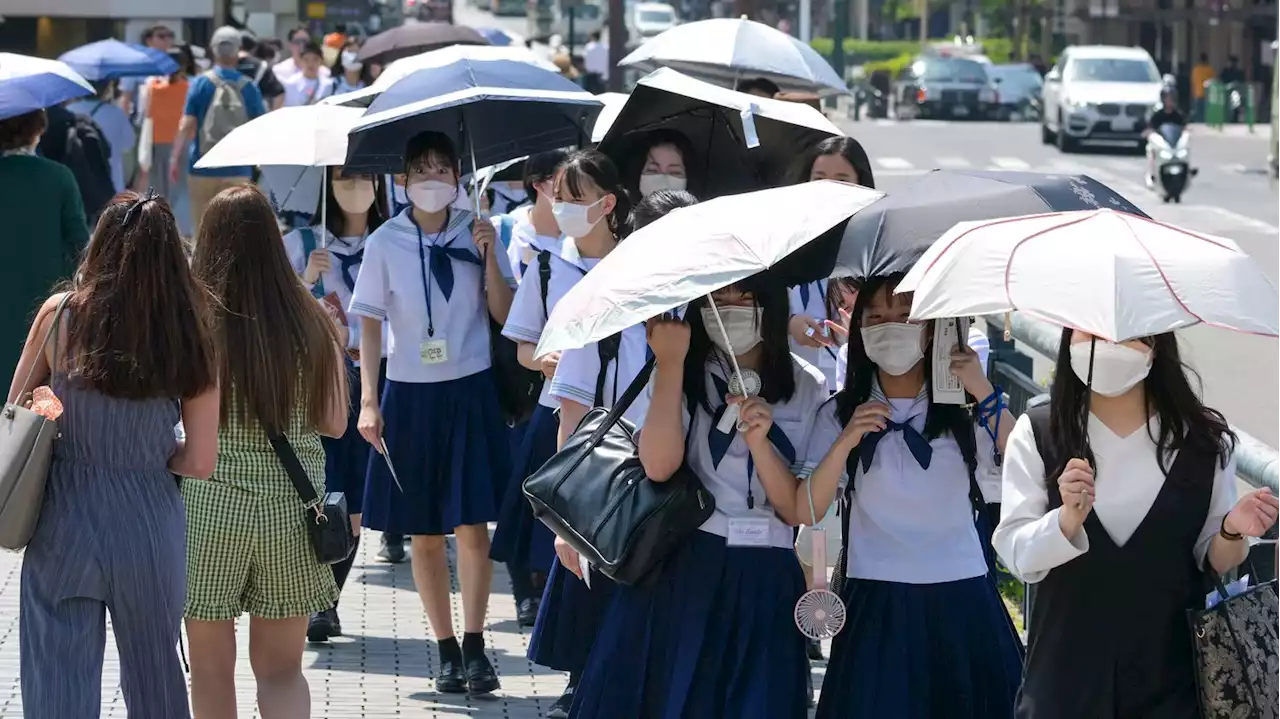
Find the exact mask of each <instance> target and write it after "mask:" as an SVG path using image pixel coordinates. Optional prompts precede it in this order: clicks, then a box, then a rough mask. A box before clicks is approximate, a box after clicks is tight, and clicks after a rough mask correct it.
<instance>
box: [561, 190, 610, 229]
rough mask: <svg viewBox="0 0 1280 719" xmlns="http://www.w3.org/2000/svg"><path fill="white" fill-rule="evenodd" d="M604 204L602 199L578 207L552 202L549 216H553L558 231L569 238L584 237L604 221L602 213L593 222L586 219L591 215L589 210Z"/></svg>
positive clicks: (570, 203)
mask: <svg viewBox="0 0 1280 719" xmlns="http://www.w3.org/2000/svg"><path fill="white" fill-rule="evenodd" d="M601 202H604V198H603V197H601V198H600V199H598V200H596V201H595V202H593V203H591V204H590V205H578V204H575V203H572V202H554V203H552V204H551V214H553V215H555V218H556V225H557V226H559V228H560V231H561V232H563V233H564V234H566V235H568V236H569V237H586V236H587V235H588V234H590V233H591V230H592V229H594V228H595V226H596V224H597V223H599V222H600V220H602V219H604V213H603V212H602V213H600V216H599V217H597V218H596V219H595V220H590V219H587V218H588V216H589V215H590V213H591V208H593V207H595V206H596V205H598V204H600V203H601Z"/></svg>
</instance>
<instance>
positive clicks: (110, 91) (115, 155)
mask: <svg viewBox="0 0 1280 719" xmlns="http://www.w3.org/2000/svg"><path fill="white" fill-rule="evenodd" d="M93 88H94V90H95V91H96V92H97V95H96V96H95V97H93V98H90V99H85V100H76V101H74V102H72V103H70V104H69V105H67V109H68V110H70V111H72V112H74V113H76V114H77V115H83V116H84V117H87V118H89V119H90V120H92V121H93V122H94V123H95V124H97V126H98V128H99V129H100V130H101V131H102V136H103V137H104V138H105V139H106V141H107V144H108V145H109V147H110V162H111V184H112V186H113V187H114V188H115V191H116V192H122V191H123V190H125V189H126V188H127V185H126V184H125V181H126V180H127V179H128V178H126V177H125V157H126V155H129V154H130V153H133V152H134V151H135V150H136V149H137V145H138V132H137V130H136V129H135V128H134V127H133V121H131V120H130V119H129V115H128V114H127V113H126V112H125V111H124V110H123V109H121V108H120V106H119V105H117V104H116V102H115V98H116V81H115V80H102V81H99V82H95V83H94V84H93ZM135 157H136V155H135Z"/></svg>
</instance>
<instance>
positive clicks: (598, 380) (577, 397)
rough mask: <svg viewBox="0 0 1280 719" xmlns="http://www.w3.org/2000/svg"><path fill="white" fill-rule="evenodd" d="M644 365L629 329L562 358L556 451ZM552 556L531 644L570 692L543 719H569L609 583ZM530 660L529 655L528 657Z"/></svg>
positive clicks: (571, 557) (647, 204)
mask: <svg viewBox="0 0 1280 719" xmlns="http://www.w3.org/2000/svg"><path fill="white" fill-rule="evenodd" d="M696 203H697V199H696V198H695V197H694V196H693V195H690V194H689V193H687V192H678V191H673V190H659V191H657V192H655V193H653V194H652V195H649V196H648V197H646V198H645V199H643V200H641V201H640V204H638V205H636V207H635V209H633V210H632V211H631V220H630V223H629V224H630V225H631V228H632V230H633V231H634V230H638V229H640V228H642V227H644V226H645V225H647V224H649V223H650V222H653V221H654V220H656V219H658V218H659V217H662V216H663V215H665V214H667V213H668V212H670V211H671V210H674V209H677V208H680V207H688V206H690V205H694V204H696ZM648 358H649V346H648V342H647V339H646V337H645V331H644V327H643V326H642V325H637V326H635V327H628V328H627V329H625V330H623V331H622V332H621V333H620V334H619V335H618V336H617V337H615V338H612V339H610V340H603V341H601V342H598V343H595V344H592V345H589V346H587V347H583V348H581V349H575V350H568V351H566V352H564V353H563V354H562V355H561V357H560V362H559V363H558V364H557V365H556V373H555V377H554V378H552V380H551V388H550V391H549V394H550V395H551V398H552V399H553V400H554V401H556V402H559V404H560V431H559V439H558V446H564V443H565V441H567V440H568V438H569V437H570V435H572V434H573V432H574V431H575V430H576V429H577V427H578V425H579V424H580V423H581V422H582V418H583V417H585V416H586V414H587V412H589V411H590V410H591V408H592V407H612V406H613V403H614V402H615V401H616V400H617V398H618V395H619V394H620V393H621V392H622V391H623V390H625V389H626V388H627V386H628V385H629V384H630V383H631V381H632V380H633V379H635V376H636V375H637V374H639V372H640V370H641V369H642V368H643V367H644V363H645V362H646V361H648ZM648 407H649V402H648V397H647V396H646V395H643V394H642V395H641V396H639V397H637V398H636V400H635V401H634V402H632V403H631V406H630V407H628V408H627V411H626V413H625V414H624V415H623V416H624V417H625V418H626V419H627V420H629V421H630V422H632V423H633V424H635V425H636V426H637V427H639V426H641V425H643V424H644V419H645V415H646V413H647V411H648ZM555 549H556V555H557V559H558V561H557V562H556V563H555V564H554V565H553V567H552V570H551V577H550V578H549V581H548V586H547V590H546V595H545V597H544V599H543V611H542V612H540V613H539V615H538V625H537V627H536V628H535V630H534V641H535V642H536V643H537V654H538V655H539V656H541V657H543V659H542V661H546V662H549V666H552V667H553V668H556V669H560V670H561V671H568V672H569V685H568V686H567V687H566V688H565V690H564V692H563V693H562V694H561V695H560V698H559V699H557V700H556V702H555V703H554V704H552V705H551V710H550V711H548V712H547V714H546V716H547V717H548V719H560V718H562V717H567V716H569V707H570V706H571V705H572V704H573V695H574V692H575V691H576V690H577V687H578V683H579V681H580V680H581V679H582V669H583V667H584V666H585V665H586V662H587V656H588V654H589V653H590V651H591V645H592V644H593V643H594V641H595V636H596V631H597V630H598V629H599V626H600V619H601V617H602V616H603V615H604V611H605V609H606V608H607V607H608V606H609V602H610V601H611V600H612V598H613V583H612V582H610V581H609V580H608V579H607V578H605V577H604V576H603V575H601V574H595V575H593V577H592V579H591V586H590V587H588V586H587V584H586V582H584V581H582V577H581V576H579V574H580V570H579V566H578V556H577V553H576V552H574V551H573V549H572V548H571V547H569V545H568V544H565V543H564V542H563V541H561V540H560V539H559V538H557V539H556V540H555ZM566 569H567V570H568V571H566ZM530 656H531V657H532V656H534V652H533V651H532V650H531V653H530ZM551 662H553V663H551Z"/></svg>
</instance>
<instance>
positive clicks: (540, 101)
mask: <svg viewBox="0 0 1280 719" xmlns="http://www.w3.org/2000/svg"><path fill="white" fill-rule="evenodd" d="M602 106H603V105H602V103H601V102H600V101H599V100H597V99H596V96H595V95H592V94H591V93H589V92H586V91H585V90H583V89H582V88H581V87H579V86H578V85H576V84H575V83H573V82H572V81H570V80H567V79H565V78H563V77H561V76H560V75H559V74H557V73H554V72H551V71H548V70H543V69H541V68H538V67H534V66H533V65H530V64H528V63H525V62H515V61H511V60H486V61H481V60H470V59H463V60H458V61H457V62H453V63H450V64H448V65H443V66H440V67H433V68H428V69H424V70H417V71H415V72H413V73H411V74H410V75H408V76H407V77H405V78H403V79H401V80H400V81H399V82H396V83H394V84H393V85H392V86H391V87H390V88H388V89H387V90H386V92H384V93H382V95H380V96H379V97H378V99H376V100H374V101H373V104H372V105H370V106H369V110H368V111H367V112H366V113H365V115H364V117H363V118H362V119H361V121H360V122H359V123H358V124H357V125H356V126H355V127H354V128H352V130H351V139H350V144H349V148H348V151H347V159H346V162H345V163H343V164H344V165H345V166H346V167H347V169H349V170H355V171H359V172H400V171H402V170H403V168H404V148H405V144H406V143H408V141H409V139H410V138H412V137H413V136H414V135H417V134H418V133H420V132H425V131H433V132H439V133H441V134H444V135H446V136H448V137H449V138H450V139H452V140H453V142H454V144H455V146H456V147H457V148H458V151H459V153H461V154H462V156H463V158H464V159H465V160H466V161H467V162H466V167H465V168H464V170H463V174H467V173H470V172H472V171H474V170H475V168H484V167H487V166H489V165H496V164H499V163H502V162H505V161H507V160H511V159H514V158H516V157H522V156H525V155H532V154H534V153H537V152H546V151H547V150H554V149H557V148H561V147H568V146H569V145H580V144H583V143H585V142H586V140H587V138H588V137H589V136H590V135H589V133H590V131H591V125H592V123H593V122H595V119H596V115H598V114H599V113H600V109H601V107H602Z"/></svg>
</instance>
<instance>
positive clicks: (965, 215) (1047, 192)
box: [835, 170, 1146, 278]
mask: <svg viewBox="0 0 1280 719" xmlns="http://www.w3.org/2000/svg"><path fill="white" fill-rule="evenodd" d="M1101 208H1110V209H1114V210H1118V211H1120V212H1128V213H1130V214H1135V215H1141V216H1143V217H1145V216H1146V215H1145V214H1144V213H1143V212H1142V211H1141V210H1139V209H1138V208H1137V207H1135V206H1134V205H1133V203H1131V202H1129V201H1128V200H1126V199H1125V198H1124V197H1123V196H1121V195H1120V194H1119V193H1118V192H1116V191H1115V190H1112V189H1111V188H1109V187H1107V186H1106V185H1104V184H1102V183H1100V182H1098V181H1097V180H1094V179H1093V178H1091V177H1088V176H1087V175H1050V174H1040V173H1035V172H953V171H948V170H934V171H933V172H930V173H929V174H927V175H924V176H923V177H920V178H917V179H915V180H913V181H912V182H910V183H909V184H907V185H906V186H904V187H903V188H902V189H900V190H895V191H894V192H892V193H890V194H889V195H888V196H887V197H885V198H884V199H883V200H881V201H879V202H877V203H876V204H875V205H874V206H873V207H870V208H868V209H867V211H866V212H860V213H858V216H857V217H855V218H854V219H853V220H852V221H851V222H849V225H848V227H847V228H846V229H845V233H844V242H843V244H842V245H841V247H840V256H839V258H838V259H837V260H836V274H835V276H838V277H859V278H862V277H873V276H877V275H887V274H891V273H894V272H906V271H907V270H909V269H910V268H911V266H912V265H913V264H915V262H916V260H917V259H919V258H920V255H922V254H923V253H924V251H925V250H926V249H928V248H929V246H930V245H932V244H933V242H934V240H937V239H938V238H939V237H941V236H942V235H943V234H944V233H946V232H947V231H948V230H950V229H951V228H952V227H953V226H954V225H955V224H956V223H957V222H969V221H976V220H989V219H993V218H998V217H1013V216H1018V215H1033V214H1040V213H1045V212H1068V211H1073V210H1091V209H1101Z"/></svg>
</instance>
